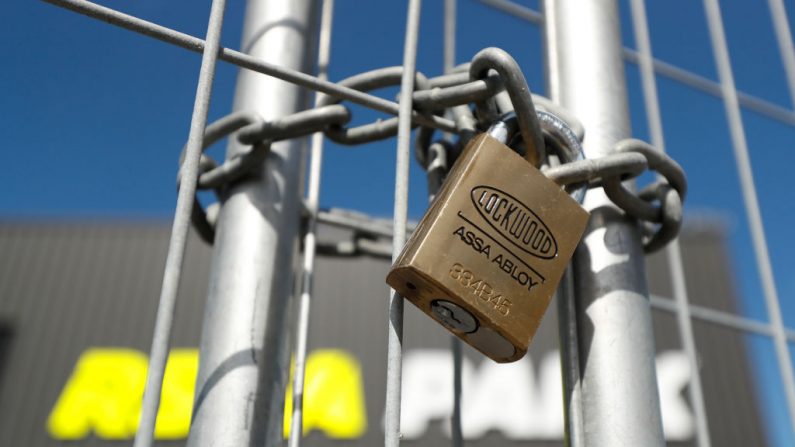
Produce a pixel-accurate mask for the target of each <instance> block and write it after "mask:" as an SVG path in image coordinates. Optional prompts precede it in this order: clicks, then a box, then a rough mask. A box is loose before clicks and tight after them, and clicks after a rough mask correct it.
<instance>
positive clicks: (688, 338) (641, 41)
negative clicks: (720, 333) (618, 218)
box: [630, 0, 711, 447]
mask: <svg viewBox="0 0 795 447" xmlns="http://www.w3.org/2000/svg"><path fill="white" fill-rule="evenodd" d="M630 9H631V10H632V24H633V28H634V30H635V42H636V44H637V46H638V65H639V67H640V75H641V81H642V85H643V98H644V103H645V105H646V117H647V119H648V123H649V131H650V134H651V143H652V145H654V147H655V148H657V150H660V151H663V152H665V137H664V134H663V128H662V117H661V116H660V104H659V101H658V98H657V84H656V81H655V79H654V59H653V57H652V51H651V39H650V38H649V26H648V20H647V18H646V17H647V16H646V5H645V0H632V1H631V2H630ZM665 258H666V261H667V262H668V269H669V270H670V276H671V284H672V285H673V294H674V300H675V301H676V305H677V312H676V317H677V322H678V325H677V327H678V329H679V338H680V339H681V340H682V345H683V346H684V348H685V352H686V353H687V357H688V360H689V362H690V385H689V386H688V392H689V395H690V402H691V403H692V405H693V411H694V413H695V416H696V440H697V442H698V445H699V446H700V447H709V446H710V445H711V442H710V436H709V425H708V422H707V411H706V408H705V406H704V391H703V389H702V387H701V373H700V372H699V368H698V351H697V350H696V341H695V337H694V335H693V322H692V320H691V317H690V303H689V299H688V295H687V284H686V283H685V269H684V267H683V266H682V252H681V250H680V247H679V239H678V238H677V239H675V240H673V241H671V243H670V244H668V246H667V247H666V248H665Z"/></svg>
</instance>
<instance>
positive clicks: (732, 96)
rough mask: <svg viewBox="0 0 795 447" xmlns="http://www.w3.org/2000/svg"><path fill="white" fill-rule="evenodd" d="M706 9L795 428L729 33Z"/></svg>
mask: <svg viewBox="0 0 795 447" xmlns="http://www.w3.org/2000/svg"><path fill="white" fill-rule="evenodd" d="M704 9H705V10H706V13H707V24H708V25H709V35H710V40H711V41H712V51H713V53H714V56H715V65H716V66H717V69H718V77H719V79H720V85H721V91H722V93H723V105H724V107H725V109H726V119H727V121H728V122H729V132H730V134H731V139H732V146H733V147H734V156H735V159H736V160H737V170H738V172H739V176H740V185H741V187H742V192H743V202H744V203H745V212H746V216H747V218H748V226H749V227H750V229H751V238H752V240H753V246H754V254H755V255H756V266H757V269H759V276H760V278H761V280H762V288H763V290H764V296H765V303H766V305H767V312H768V315H769V317H770V322H771V325H772V327H773V341H774V344H775V347H776V358H777V360H778V367H779V371H780V373H781V380H782V381H783V382H784V391H785V394H786V397H787V406H788V408H789V416H790V424H791V426H792V427H795V376H793V371H792V358H791V356H790V353H789V349H788V348H787V336H786V332H785V330H784V321H783V319H782V317H781V308H780V307H779V301H778V292H777V291H776V283H775V280H774V278H773V267H772V266H771V264H770V255H769V253H768V251H767V240H766V238H765V229H764V225H763V224H762V213H761V212H760V210H759V200H758V199H757V195H756V186H754V177H753V173H752V169H751V159H750V157H749V156H748V142H747V140H746V138H745V129H744V127H743V121H742V116H741V114H740V106H739V103H738V100H737V89H736V87H735V85H734V75H733V74H732V69H731V62H730V60H729V50H728V48H727V45H726V33H725V31H724V29H723V19H722V18H721V12H720V5H719V4H718V0H704Z"/></svg>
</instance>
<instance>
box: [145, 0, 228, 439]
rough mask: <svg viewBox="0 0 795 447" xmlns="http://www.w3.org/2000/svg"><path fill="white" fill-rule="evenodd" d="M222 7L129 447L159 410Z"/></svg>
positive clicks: (150, 429) (220, 1) (221, 2)
mask: <svg viewBox="0 0 795 447" xmlns="http://www.w3.org/2000/svg"><path fill="white" fill-rule="evenodd" d="M225 8H226V0H213V2H212V6H211V7H210V18H209V22H208V24H207V37H206V44H205V47H204V52H203V53H202V62H201V68H200V69H199V82H198V86H197V87H196V97H195V99H194V103H193V115H192V116H191V120H190V131H189V134H188V145H187V148H186V153H185V160H184V162H183V164H182V166H181V167H180V175H181V176H180V182H179V193H178V196H177V206H176V211H175V212H174V223H173V224H172V227H171V239H170V241H169V245H168V256H167V257H166V267H165V271H164V272H163V284H162V288H161V290H160V302H159V304H158V308H157V317H156V319H155V330H154V336H153V337H152V350H151V351H150V354H149V370H148V372H147V376H146V388H145V392H144V398H143V402H142V404H141V419H140V421H139V423H138V431H137V433H136V435H135V442H134V446H135V447H149V446H151V445H152V442H153V440H154V432H155V422H156V421H157V410H158V408H159V407H160V392H161V387H162V385H163V376H164V375H165V371H166V361H167V360H168V351H169V346H170V339H171V327H172V324H173V321H174V311H175V308H176V304H177V291H178V290H179V281H180V277H181V276H182V266H183V263H184V262H183V261H184V258H185V247H186V244H187V241H188V229H189V228H190V214H191V210H192V209H193V197H194V194H195V193H196V180H197V178H198V175H199V158H200V156H201V153H202V145H203V144H204V127H205V126H206V125H207V112H208V111H209V109H210V97H211V96H212V85H213V78H214V77H215V65H216V62H217V61H218V49H219V47H220V45H221V29H222V26H223V20H224V10H225Z"/></svg>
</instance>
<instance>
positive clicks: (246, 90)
mask: <svg viewBox="0 0 795 447" xmlns="http://www.w3.org/2000/svg"><path fill="white" fill-rule="evenodd" d="M316 3H317V2H313V1H311V0H249V1H248V4H247V8H246V16H245V23H244V26H243V39H242V45H241V48H242V52H244V53H246V54H248V55H251V56H254V57H257V58H259V59H262V60H265V61H267V62H270V63H273V64H277V65H281V66H284V67H287V68H294V69H298V70H301V71H304V72H307V71H309V70H310V69H312V68H313V65H314V63H313V61H314V57H313V56H314V54H313V51H312V49H314V47H315V40H316V37H317V26H318V24H317V12H318V11H317V10H318V9H319V8H317V5H316ZM309 99H310V96H309V95H308V94H307V91H306V90H304V89H302V88H301V87H298V86H296V85H293V84H290V83H287V82H284V81H281V80H278V79H276V78H272V77H269V76H263V75H261V74H259V73H255V72H253V71H250V70H241V71H240V74H239V76H238V83H237V89H236V95H235V102H234V107H233V108H234V110H235V111H241V110H245V111H251V112H255V113H257V114H259V115H261V116H262V118H264V119H265V120H268V119H274V118H279V117H283V116H286V115H288V114H291V113H294V112H296V111H299V110H302V109H305V108H306V107H307V106H308V105H309ZM305 146H306V139H303V138H302V139H294V140H288V141H282V142H279V143H276V144H273V145H272V146H271V153H270V154H269V155H268V157H267V159H266V161H265V163H264V165H263V166H262V167H261V168H260V170H259V172H258V173H257V175H253V176H251V177H250V178H249V179H247V180H246V181H243V182H240V183H238V184H235V185H234V186H232V187H231V188H230V189H229V191H228V196H227V198H226V199H225V200H224V202H223V205H222V207H221V211H220V214H219V217H218V224H217V229H216V236H215V250H214V253H213V260H212V268H211V274H210V287H209V295H208V298H207V305H206V309H205V316H204V324H203V327H202V335H201V342H200V345H199V348H200V355H199V359H200V363H199V373H198V378H197V381H196V396H195V402H194V409H193V421H192V424H191V430H190V435H189V438H188V445H189V446H192V447H200V446H201V447H204V446H212V445H236V446H244V445H267V446H274V445H281V444H282V442H283V425H282V424H283V412H284V393H285V388H286V384H287V380H288V374H289V350H288V349H287V348H288V339H289V336H288V330H289V328H288V327H287V321H288V318H287V313H288V308H289V306H288V303H289V298H290V296H291V294H292V293H293V284H294V283H293V279H292V278H293V271H292V269H293V266H294V264H295V263H294V262H293V255H294V252H295V251H296V240H297V239H296V237H297V235H298V228H299V219H300V211H301V190H302V184H301V180H302V178H303V175H302V174H303V173H302V169H303V166H304V163H303V160H304V153H305ZM245 150H247V147H246V146H243V145H241V144H239V143H238V142H237V141H236V140H235V139H234V138H232V139H230V143H229V146H228V148H227V158H230V157H233V156H235V155H237V154H239V153H241V152H242V151H245Z"/></svg>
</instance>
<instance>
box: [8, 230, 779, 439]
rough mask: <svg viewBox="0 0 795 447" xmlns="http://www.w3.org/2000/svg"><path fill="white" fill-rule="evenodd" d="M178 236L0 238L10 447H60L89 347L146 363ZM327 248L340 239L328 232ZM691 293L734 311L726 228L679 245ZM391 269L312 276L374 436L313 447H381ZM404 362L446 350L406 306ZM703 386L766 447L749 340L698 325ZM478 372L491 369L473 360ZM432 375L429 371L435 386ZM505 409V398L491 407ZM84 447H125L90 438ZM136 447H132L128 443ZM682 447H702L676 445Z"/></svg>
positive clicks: (364, 260) (194, 290) (189, 282)
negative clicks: (62, 407) (59, 406)
mask: <svg viewBox="0 0 795 447" xmlns="http://www.w3.org/2000/svg"><path fill="white" fill-rule="evenodd" d="M168 230H169V228H168V225H166V224H163V223H146V222H109V223H33V224H28V223H5V224H1V225H0V446H31V447H36V446H50V445H61V444H63V442H61V441H55V440H53V439H51V438H50V437H49V436H48V435H47V432H46V430H45V424H46V419H47V416H48V414H49V412H50V411H51V410H52V408H53V405H54V403H55V401H56V399H57V398H58V395H59V393H60V392H61V390H62V389H63V386H64V384H65V382H66V380H67V378H68V377H69V375H70V373H71V371H72V369H73V368H74V366H75V362H76V361H77V359H78V358H79V356H80V354H81V353H83V352H84V351H85V349H87V348H89V347H111V346H117V347H125V348H133V349H138V350H140V351H142V352H148V350H149V343H150V342H151V331H152V327H153V322H154V315H155V309H156V305H157V303H156V301H157V297H158V294H159V287H160V281H161V278H162V267H163V264H164V260H165V250H166V243H167V238H168V233H169V231H168ZM323 235H324V236H323V237H324V238H325V239H328V238H335V237H338V236H342V235H344V232H340V231H339V230H330V229H324V230H323ZM682 249H683V252H684V254H685V268H686V272H687V280H688V289H689V292H690V298H691V301H692V302H693V303H696V304H701V305H705V306H708V307H711V308H715V309H720V310H726V311H734V309H735V306H736V305H735V302H736V301H735V291H734V290H733V286H732V281H731V270H730V262H729V257H728V255H727V253H726V249H725V247H724V238H723V235H722V233H721V232H720V230H719V228H717V227H715V226H707V227H703V228H698V229H691V230H690V231H689V232H687V233H686V234H685V235H684V236H683V244H682ZM210 256H211V251H210V248H209V247H206V246H205V245H203V244H202V243H201V242H199V241H198V240H197V239H195V238H193V239H191V241H190V244H189V247H188V251H187V256H186V259H187V263H186V268H185V277H184V279H183V281H182V287H181V291H180V296H179V304H178V310H177V318H176V322H175V327H174V332H173V338H172V340H173V343H172V346H174V347H195V346H197V345H198V338H199V332H200V324H201V320H202V316H203V304H204V300H205V296H206V295H205V291H206V286H207V277H206V275H207V271H208V269H209V260H210ZM387 269H388V262H387V261H386V260H383V259H376V258H371V257H354V258H328V257H321V258H320V259H319V260H318V265H317V268H316V277H315V278H316V283H315V298H314V304H313V306H314V307H313V313H312V322H311V328H312V329H311V332H310V349H318V348H325V347H340V348H343V349H345V350H347V351H349V352H351V353H352V354H353V355H354V356H355V357H356V358H357V359H359V361H360V362H361V365H362V369H363V380H364V391H365V399H366V407H367V413H368V430H367V433H366V434H365V435H364V436H363V437H362V438H360V439H358V440H356V441H346V442H331V441H328V440H326V438H325V437H324V436H323V435H322V434H320V433H317V432H315V433H312V434H311V435H310V436H309V438H308V442H307V443H306V445H318V446H322V445H357V446H372V445H378V444H379V443H380V442H382V441H381V438H382V434H381V433H382V432H381V417H382V411H383V401H384V392H383V390H384V383H385V372H386V360H385V358H386V356H385V349H386V297H387V288H386V285H385V284H384V277H385V275H386V271H387ZM648 272H649V276H650V280H649V283H650V288H651V291H652V293H654V294H657V295H661V296H670V287H669V285H668V283H667V282H668V274H667V267H666V263H665V260H664V258H663V257H662V255H656V256H653V257H651V258H650V259H649V260H648ZM554 307H555V306H554V305H553V306H551V308H550V311H549V313H548V315H547V316H546V317H545V321H544V323H543V325H542V327H541V329H540V331H539V334H538V336H537V338H536V340H535V341H534V343H533V345H532V347H531V350H530V352H529V355H530V356H531V358H532V359H533V360H534V366H535V368H536V372H538V368H539V363H540V360H541V359H542V358H543V357H544V355H545V354H547V353H548V352H550V351H551V350H554V349H557V336H556V331H557V330H556V322H555V312H554ZM406 310H407V311H406V326H405V350H406V351H407V352H410V351H412V350H414V349H418V348H424V349H448V348H449V346H450V337H449V336H448V335H447V333H446V332H445V331H444V330H442V329H441V328H440V327H438V326H437V325H436V324H434V323H433V322H431V321H430V319H428V318H427V317H426V316H425V315H423V314H421V313H420V312H418V311H417V310H416V309H414V308H413V307H412V306H410V305H408V304H407V306H406ZM654 322H655V336H656V343H657V346H658V351H660V352H662V351H667V350H671V349H681V347H680V343H679V341H678V334H677V332H676V320H675V317H674V316H673V315H672V314H669V313H666V312H663V311H655V312H654ZM695 331H696V337H697V340H696V342H697V345H698V348H699V356H700V361H701V368H702V370H701V374H702V378H703V381H704V387H705V394H706V398H707V410H708V411H709V415H710V423H711V432H712V438H713V445H719V446H743V447H744V446H752V445H754V446H756V445H764V444H765V440H764V435H763V427H762V425H761V420H760V416H759V412H758V409H757V403H756V397H755V393H754V392H753V382H752V375H751V372H750V370H749V360H748V356H747V353H746V349H745V345H744V339H743V337H742V336H741V335H739V334H738V333H736V332H734V331H730V330H727V329H724V328H720V327H715V326H712V325H709V324H706V323H701V322H696V323H695ZM465 351H466V352H465V355H466V356H467V357H468V358H469V359H470V360H471V361H472V362H473V363H474V364H475V365H478V364H480V363H481V362H483V361H488V360H485V359H484V358H483V357H482V356H480V355H479V354H477V353H475V352H474V351H472V350H470V349H469V348H465ZM434 373H435V372H434V371H428V374H429V375H432V374H434ZM495 399H499V396H495ZM448 443H449V441H448V439H447V438H446V437H445V435H444V434H443V430H442V424H441V423H440V422H435V423H433V424H431V426H430V427H429V428H428V430H427V432H426V435H425V437H424V438H422V440H419V441H409V442H406V444H407V445H416V446H425V445H428V446H430V445H447V444H448ZM68 444H69V445H75V446H81V447H82V446H107V445H119V443H118V442H108V441H102V440H99V439H96V438H93V437H88V438H86V439H84V440H80V441H74V442H70V443H68ZM125 444H129V442H127V443H125ZM672 444H673V445H692V442H677V443H672ZM467 445H469V446H475V447H477V446H496V445H506V446H507V445H531V446H538V447H542V446H557V445H561V443H560V441H531V442H522V443H516V442H510V441H507V440H506V439H505V438H504V437H503V435H502V434H500V433H498V432H491V433H489V434H487V435H486V436H485V437H482V438H480V439H478V440H475V441H471V442H467Z"/></svg>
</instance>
